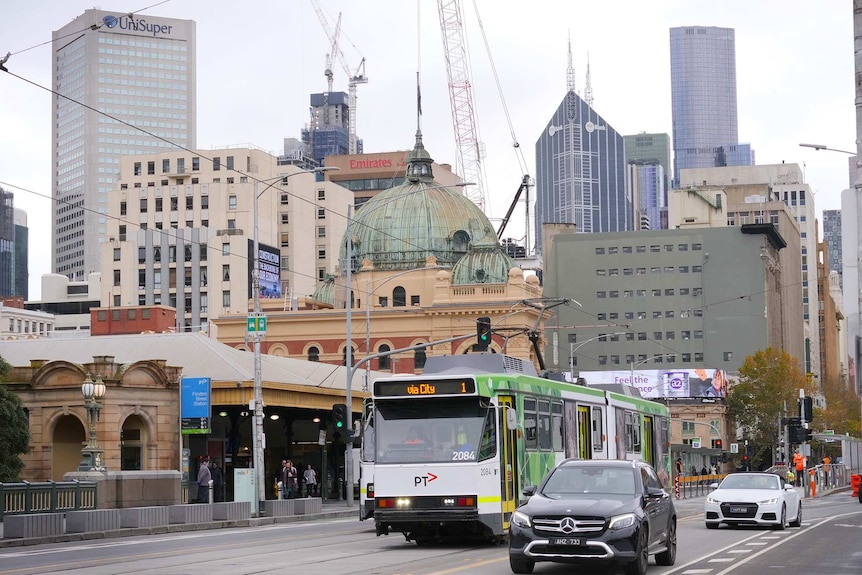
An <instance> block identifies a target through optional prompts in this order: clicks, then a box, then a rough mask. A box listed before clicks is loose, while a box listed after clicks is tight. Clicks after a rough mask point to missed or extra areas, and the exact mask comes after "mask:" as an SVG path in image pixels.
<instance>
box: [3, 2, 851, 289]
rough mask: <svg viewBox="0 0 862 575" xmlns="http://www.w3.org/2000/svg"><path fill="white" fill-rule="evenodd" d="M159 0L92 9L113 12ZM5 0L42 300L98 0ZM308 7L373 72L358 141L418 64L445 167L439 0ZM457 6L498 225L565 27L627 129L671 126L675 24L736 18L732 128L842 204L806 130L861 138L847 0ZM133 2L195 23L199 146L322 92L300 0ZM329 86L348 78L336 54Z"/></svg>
mask: <svg viewBox="0 0 862 575" xmlns="http://www.w3.org/2000/svg"><path fill="white" fill-rule="evenodd" d="M158 1H159V0H127V1H125V2H120V1H114V2H112V3H111V4H105V5H101V6H96V7H98V8H101V9H104V10H108V11H116V12H117V14H121V13H127V12H132V11H134V12H138V11H139V10H142V9H144V8H147V7H149V6H152V5H153V4H156V3H157V2H158ZM5 4H6V5H4V7H3V17H2V18H0V56H2V55H3V54H6V53H7V52H11V53H12V55H11V56H10V58H9V60H8V62H7V63H6V66H7V68H8V69H9V70H10V71H14V72H15V73H16V74H18V75H20V76H22V77H24V78H26V79H27V80H30V81H31V82H32V83H35V84H38V85H39V86H42V88H40V87H38V86H34V85H33V84H31V83H28V82H25V81H22V80H19V79H18V78H15V77H12V76H10V75H8V74H4V73H2V72H0V134H2V135H0V185H2V186H3V187H4V188H6V189H7V190H11V191H12V192H13V193H14V195H15V199H14V202H15V207H18V208H22V209H24V210H25V211H26V212H27V216H28V226H29V228H30V260H29V267H30V270H29V271H30V299H38V298H39V296H40V292H41V276H42V275H43V274H46V273H50V272H51V269H50V267H51V263H50V254H51V218H50V214H51V206H50V199H49V198H50V195H51V171H52V170H51V95H50V92H49V91H48V90H47V89H50V87H51V60H52V59H51V32H52V31H53V30H56V29H59V28H60V27H62V26H64V25H65V24H67V23H69V22H70V21H71V20H72V19H73V18H75V17H76V16H78V15H80V14H82V13H83V12H84V10H86V9H88V8H93V7H94V5H93V4H91V3H89V2H85V1H80V0H28V1H27V2H6V3H5ZM318 4H319V5H320V6H321V7H322V10H323V11H324V13H325V15H326V16H327V18H328V19H329V20H330V27H331V29H334V28H335V24H334V22H335V20H336V18H337V17H338V14H339V13H340V14H341V18H342V19H341V31H342V37H341V42H340V47H341V49H342V51H343V53H344V56H345V58H346V61H347V63H348V65H349V66H350V67H351V68H352V69H353V68H355V67H356V66H358V64H359V61H360V59H361V58H362V57H364V58H365V59H366V64H365V75H366V76H367V77H368V79H369V81H368V83H367V84H362V85H359V86H358V91H357V93H358V102H357V110H356V117H357V134H358V136H359V137H360V138H362V139H363V140H364V146H365V151H366V152H386V151H393V150H405V149H410V148H412V146H413V137H414V133H415V130H416V72H417V70H418V71H420V75H421V85H422V132H423V135H424V143H425V147H426V149H427V150H428V151H429V153H430V154H431V156H432V157H433V158H434V159H435V160H436V161H437V162H438V163H449V164H452V165H455V164H456V161H455V154H456V146H455V137H454V130H453V127H452V115H451V111H450V105H449V91H448V80H447V76H446V68H445V60H444V53H443V43H442V36H441V31H440V20H439V16H438V12H437V2H435V1H434V0H413V1H411V0H365V1H362V2H359V1H356V0H353V1H351V0H318ZM461 8H462V18H463V21H464V31H465V35H466V38H467V43H468V46H469V49H470V61H471V71H472V87H473V94H474V100H475V111H476V117H477V122H478V127H479V137H480V140H481V141H482V142H483V143H484V150H485V158H484V161H483V166H484V174H485V176H484V186H485V191H486V194H487V196H488V197H489V205H488V207H487V208H486V213H487V215H488V216H489V217H490V218H491V221H492V222H493V223H494V224H495V225H497V224H498V223H499V221H500V219H501V218H502V217H503V216H504V215H505V213H506V210H507V209H508V208H509V205H510V204H511V202H512V200H513V198H514V195H515V192H516V191H517V189H518V186H519V184H520V182H521V179H522V177H523V175H524V169H522V167H521V163H520V161H519V156H518V154H517V151H516V148H515V146H514V144H515V143H517V144H518V150H520V152H521V153H522V154H523V158H524V159H525V160H526V168H527V169H526V172H527V173H528V174H530V175H532V176H534V175H535V144H536V140H537V139H538V137H539V135H540V134H541V132H542V130H543V129H544V127H545V126H546V125H547V122H548V120H549V118H550V117H551V116H552V115H553V112H554V111H555V110H556V108H557V107H558V106H559V104H560V102H561V101H562V99H563V98H564V96H565V92H566V66H567V42H568V38H569V37H571V45H572V52H573V61H574V66H575V71H576V76H577V90H578V91H579V92H580V93H581V95H583V90H584V86H585V72H586V66H587V58H588V53H589V63H590V71H591V75H592V87H593V95H594V104H593V107H594V109H595V110H596V111H597V112H598V114H599V115H601V116H602V117H603V118H604V119H605V120H606V121H607V122H608V124H610V125H611V126H612V127H613V128H614V129H615V130H616V131H617V132H619V133H621V134H624V135H627V134H636V133H639V132H650V133H654V132H655V133H668V134H670V133H671V132H672V129H671V95H670V48H669V29H670V28H671V27H675V26H722V27H730V28H734V29H735V30H736V67H737V100H738V117H739V122H738V123H739V140H740V142H741V143H750V144H751V145H752V147H753V148H754V150H755V154H756V156H755V157H756V161H757V163H758V164H772V163H781V162H786V163H797V164H799V165H800V166H802V167H803V170H804V173H805V178H806V181H807V182H808V183H809V184H810V186H811V187H812V189H813V191H814V193H815V201H816V202H817V212H818V214H820V213H821V212H822V211H823V210H828V209H839V208H840V207H841V206H840V193H841V190H843V189H845V188H848V187H850V184H849V177H848V158H849V156H848V155H846V154H842V153H840V152H828V151H815V150H812V149H807V148H802V147H800V146H799V144H800V143H803V142H804V143H817V144H825V145H827V146H828V147H830V148H835V149H840V150H848V151H854V150H855V147H856V144H855V141H856V138H855V107H854V72H853V2H852V0H821V1H819V2H810V1H808V2H802V1H799V0H757V1H754V2H752V1H751V0H745V1H740V0H723V1H722V2H714V1H707V0H655V1H653V2H644V1H642V0H602V1H593V2H586V1H583V0H578V1H573V0H560V1H557V0H535V1H534V2H523V1H521V2H514V1H510V0H462V1H461ZM138 14H139V15H140V16H142V17H145V16H146V15H148V14H149V15H152V16H161V17H171V18H183V19H192V20H194V21H195V22H196V23H197V59H198V62H197V77H198V88H197V121H198V133H197V144H198V145H197V147H198V148H199V149H210V148H213V147H217V146H225V145H238V144H246V143H250V144H254V145H256V146H259V147H261V148H263V149H265V150H269V151H271V152H272V153H275V154H278V153H281V151H282V149H283V140H284V138H287V137H295V138H298V137H299V132H300V130H301V129H302V127H303V126H304V125H305V124H306V123H307V121H308V106H309V94H310V93H312V92H323V91H325V90H326V79H325V77H324V75H323V70H324V67H325V59H326V54H327V52H328V51H329V40H328V39H327V37H326V34H325V32H324V29H323V27H322V25H321V23H320V21H319V19H318V17H317V14H316V12H315V10H314V5H313V3H312V1H311V0H247V1H230V0H207V1H201V0H168V1H166V2H163V3H160V4H158V5H156V6H154V7H150V8H148V9H144V10H142V11H141V12H138ZM477 14H478V15H477ZM480 22H481V25H480ZM483 30H484V35H483V33H482V32H483ZM494 70H496V76H495V74H494ZM352 71H354V70H351V72H352ZM45 88H47V89H45ZM334 89H335V90H341V91H345V92H346V91H347V75H346V74H345V72H344V70H343V69H342V67H341V66H336V67H335V82H334ZM510 121H511V125H512V128H511V130H510V127H509V122H510ZM530 212H531V213H533V209H532V208H531V210H530ZM531 227H532V224H531ZM524 230H525V211H524V204H523V202H522V203H521V204H520V205H519V206H517V207H516V209H515V212H514V214H513V215H512V220H511V221H510V223H509V225H508V228H507V230H506V234H505V235H506V236H507V237H513V238H515V239H523V236H524V233H525V232H524ZM531 243H532V242H531Z"/></svg>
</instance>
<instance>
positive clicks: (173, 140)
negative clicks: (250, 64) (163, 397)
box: [51, 10, 197, 279]
mask: <svg viewBox="0 0 862 575" xmlns="http://www.w3.org/2000/svg"><path fill="white" fill-rule="evenodd" d="M51 54H52V75H53V81H52V88H53V90H54V92H55V94H54V96H53V99H52V107H51V109H52V114H53V117H54V118H53V119H54V121H53V127H52V142H51V145H52V150H53V162H54V166H53V167H54V174H53V180H52V183H51V194H52V198H53V200H54V204H53V205H54V212H53V214H52V219H53V227H52V240H53V242H52V243H53V245H54V254H53V257H52V270H53V272H54V273H58V274H62V275H65V276H67V277H69V278H71V279H83V278H84V277H86V274H88V273H90V272H96V271H99V269H100V261H101V255H100V250H101V243H102V242H104V241H105V239H106V238H105V230H106V219H107V217H108V214H107V207H108V194H109V193H110V192H111V191H112V190H113V189H114V183H115V182H116V181H117V179H118V171H119V165H120V164H119V162H120V157H121V156H126V155H133V154H153V153H156V152H162V151H167V150H171V149H175V146H174V145H173V144H176V145H178V146H182V147H184V148H189V149H194V148H195V147H196V141H195V138H196V132H197V126H196V110H195V100H196V49H195V23H194V21H192V20H176V19H171V18H158V17H154V16H149V15H146V16H137V15H136V16H131V15H129V14H125V15H120V14H115V13H112V12H106V11H103V10H86V11H85V12H84V13H83V14H82V15H81V16H78V17H77V18H75V19H74V20H72V21H71V22H70V23H69V24H67V25H65V26H63V27H62V28H60V29H59V30H56V31H54V33H53V45H52V50H51ZM58 94H59V95H58ZM84 105H86V106H87V107H84ZM136 128H140V129H136ZM141 130H146V131H147V132H149V133H144V132H142V131H141ZM148 175H150V176H152V183H151V184H150V183H149V182H148V185H153V186H155V185H161V183H162V181H163V180H166V179H167V178H168V177H169V176H174V179H173V181H172V182H171V184H174V185H176V184H181V183H183V182H182V179H183V178H182V177H180V178H178V179H177V178H176V176H177V174H164V173H161V172H158V173H156V171H155V169H153V170H152V171H150V172H148Z"/></svg>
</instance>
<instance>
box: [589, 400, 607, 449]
mask: <svg viewBox="0 0 862 575" xmlns="http://www.w3.org/2000/svg"><path fill="white" fill-rule="evenodd" d="M592 417H593V421H592V425H593V451H602V450H603V449H604V440H603V438H604V434H605V430H604V428H603V426H602V408H601V407H594V408H593V415H592Z"/></svg>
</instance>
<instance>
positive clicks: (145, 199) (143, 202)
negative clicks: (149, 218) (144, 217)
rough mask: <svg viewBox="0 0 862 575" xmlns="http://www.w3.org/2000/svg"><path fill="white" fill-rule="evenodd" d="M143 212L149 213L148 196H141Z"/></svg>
mask: <svg viewBox="0 0 862 575" xmlns="http://www.w3.org/2000/svg"><path fill="white" fill-rule="evenodd" d="M141 213H142V214H146V213H147V198H141Z"/></svg>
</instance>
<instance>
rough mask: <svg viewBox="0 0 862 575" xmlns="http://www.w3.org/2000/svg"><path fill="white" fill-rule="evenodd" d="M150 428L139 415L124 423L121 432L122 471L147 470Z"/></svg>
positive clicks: (128, 418)
mask: <svg viewBox="0 0 862 575" xmlns="http://www.w3.org/2000/svg"><path fill="white" fill-rule="evenodd" d="M149 435H150V434H149V426H148V425H147V422H146V421H144V419H143V418H142V417H141V416H139V415H130V416H129V417H127V418H126V421H124V422H123V429H122V431H121V432H120V469H121V470H123V471H140V470H142V469H147V467H148V465H147V450H146V447H147V444H148V443H149Z"/></svg>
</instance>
